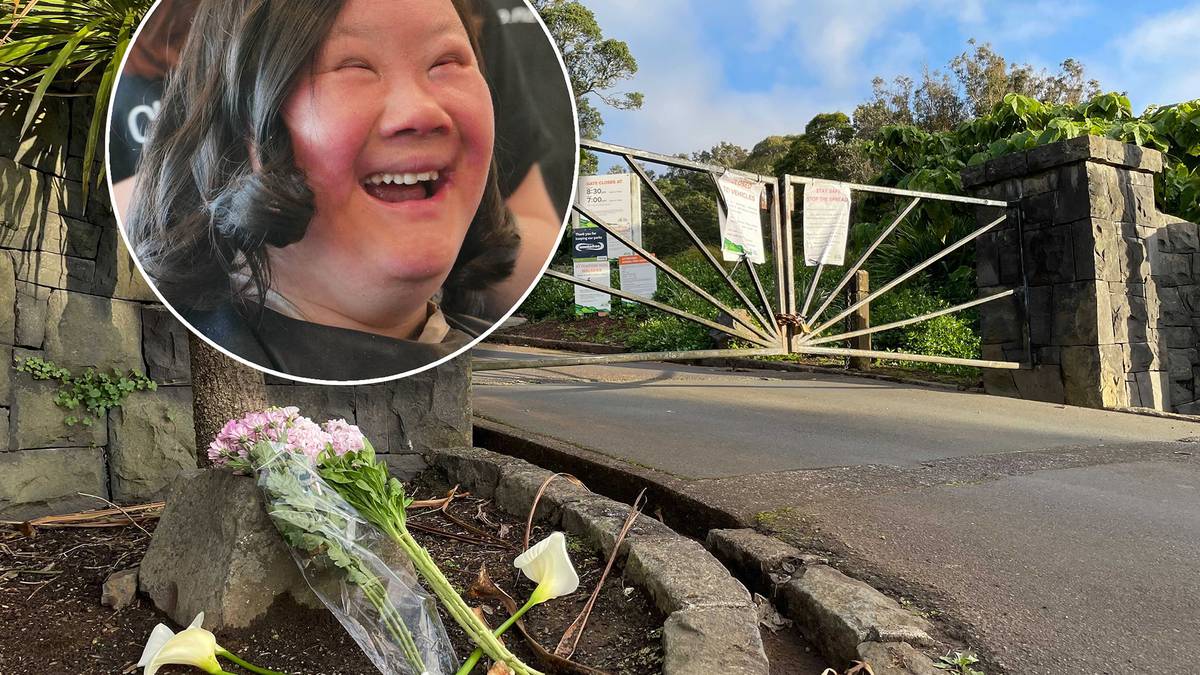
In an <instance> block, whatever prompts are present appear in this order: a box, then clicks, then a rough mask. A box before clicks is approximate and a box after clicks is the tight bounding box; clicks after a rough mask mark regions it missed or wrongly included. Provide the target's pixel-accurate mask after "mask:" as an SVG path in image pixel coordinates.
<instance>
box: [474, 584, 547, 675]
mask: <svg viewBox="0 0 1200 675" xmlns="http://www.w3.org/2000/svg"><path fill="white" fill-rule="evenodd" d="M536 604H537V603H536V602H534V601H533V598H530V599H529V602H526V603H525V606H524V607H522V608H521V609H518V610H517V612H516V614H513V615H512V616H510V617H508V621H505V622H504V623H502V624H500V627H499V628H497V629H496V630H495V632H493V633H492V635H495V636H496V637H500V636H501V635H503V634H504V631H506V630H508V629H509V628H511V627H512V625H513V624H514V623H516V622H517V621H518V620H519V619H520V618H521V617H522V616H524V615H525V612H528V611H529V610H530V609H531V608H532V607H533V606H534V605H536ZM481 658H483V650H482V649H476V650H475V651H473V652H471V655H470V656H468V657H467V660H466V661H464V662H463V664H462V667H461V668H459V669H458V672H457V673H456V674H455V675H467V674H468V673H470V672H471V671H472V670H474V668H475V664H477V663H479V659H481Z"/></svg>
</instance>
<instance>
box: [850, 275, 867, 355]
mask: <svg viewBox="0 0 1200 675" xmlns="http://www.w3.org/2000/svg"><path fill="white" fill-rule="evenodd" d="M850 293H851V296H852V298H853V301H854V302H859V301H861V300H863V299H865V298H866V297H867V296H868V295H870V294H871V275H870V274H869V273H868V272H867V271H866V270H858V272H856V273H855V274H854V281H853V287H852V289H851V291H850ZM870 327H871V305H870V303H868V304H865V305H863V306H862V307H859V308H858V309H856V310H854V313H853V314H851V315H850V329H851V330H862V329H864V328H870ZM850 346H851V348H853V349H870V348H871V336H870V335H869V334H868V335H859V336H858V337H855V338H851V341H850ZM850 367H851V368H852V369H854V370H870V369H871V359H870V358H869V357H866V356H851V357H850Z"/></svg>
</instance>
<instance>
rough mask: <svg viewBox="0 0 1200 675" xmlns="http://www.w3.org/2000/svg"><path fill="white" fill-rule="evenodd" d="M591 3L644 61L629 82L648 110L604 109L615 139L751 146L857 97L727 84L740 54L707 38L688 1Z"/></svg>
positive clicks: (765, 61) (672, 148)
mask: <svg viewBox="0 0 1200 675" xmlns="http://www.w3.org/2000/svg"><path fill="white" fill-rule="evenodd" d="M757 1H759V2H766V3H773V4H776V5H780V6H782V5H787V4H793V3H790V2H788V0H757ZM587 5H588V7H589V8H590V9H592V11H593V12H594V13H595V14H596V18H597V20H598V21H599V22H600V25H601V27H603V29H604V32H605V34H606V35H611V36H614V37H616V38H618V39H621V40H625V41H626V42H628V43H629V46H630V49H631V50H632V52H633V54H634V56H635V57H636V58H637V60H638V66H639V70H638V74H637V76H636V78H635V79H634V80H633V81H631V82H629V83H628V85H627V87H623V88H628V89H632V90H637V91H640V92H642V93H644V94H645V103H644V105H643V107H642V109H640V110H636V111H629V112H621V111H615V110H612V109H609V108H604V107H602V108H601V110H602V114H603V115H604V119H605V131H604V134H603V137H604V139H605V140H607V141H610V142H614V143H620V144H623V145H631V146H634V147H639V148H643V149H647V150H652V151H655V152H665V153H680V152H693V151H697V150H703V149H707V148H709V147H712V146H713V145H716V144H717V143H718V142H720V141H730V142H733V143H737V144H738V145H742V146H745V147H747V148H749V147H751V146H752V145H753V144H754V143H757V142H758V141H760V140H762V139H763V138H764V137H766V136H768V135H773V134H781V133H797V132H800V131H803V129H804V125H805V124H806V123H807V122H808V120H809V119H810V118H811V117H812V116H813V115H814V114H816V113H818V112H823V111H827V110H831V109H836V108H838V107H839V106H841V107H846V106H847V105H849V102H850V101H853V100H854V98H853V97H849V96H845V95H844V94H846V91H847V90H844V89H838V88H831V87H800V86H792V85H787V84H775V85H770V86H764V87H762V88H760V89H757V90H750V91H746V90H742V89H743V88H738V90H734V88H731V87H728V86H726V84H725V80H726V78H725V74H724V73H725V69H726V65H727V64H726V63H724V62H723V59H726V58H736V57H737V56H738V55H736V54H734V55H731V54H730V53H729V51H728V44H726V45H725V47H726V49H725V51H724V52H723V53H721V52H718V51H717V50H715V49H713V48H712V45H706V44H705V43H704V37H703V35H704V30H703V29H704V26H703V25H702V24H701V22H700V20H699V17H697V16H696V11H699V10H692V9H691V7H690V6H689V3H688V2H686V0H659V1H658V2H654V3H646V4H642V3H639V2H634V1H633V0H588V2H587ZM789 39H790V38H789ZM743 56H744V58H746V59H752V60H761V61H762V68H763V70H764V71H765V72H768V73H777V72H778V70H779V67H780V65H779V64H780V62H781V61H782V60H783V59H782V58H765V57H764V56H763V55H762V54H761V53H758V52H757V51H753V52H752V51H750V50H746V51H745V52H744V54H743ZM788 67H791V65H790V64H788ZM797 67H803V66H801V65H799V64H798V65H797ZM763 79H764V80H770V79H772V78H763ZM839 95H842V96H841V99H839Z"/></svg>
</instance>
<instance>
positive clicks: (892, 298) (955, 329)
mask: <svg viewBox="0 0 1200 675" xmlns="http://www.w3.org/2000/svg"><path fill="white" fill-rule="evenodd" d="M949 306H950V302H949V301H947V300H945V299H944V298H941V297H938V296H937V295H936V294H934V293H932V292H930V291H929V290H928V289H925V288H923V287H920V286H904V287H901V288H900V289H898V290H895V291H892V292H889V293H885V294H883V295H882V296H880V298H879V299H878V300H876V301H875V302H873V303H871V324H872V325H875V326H880V325H883V324H886V323H892V322H894V321H902V320H904V319H911V318H914V317H917V316H921V315H922V314H928V313H930V312H935V311H937V310H939V309H945V308H947V307H949ZM977 323H978V315H977V314H976V313H975V312H974V311H973V310H965V311H961V312H955V313H953V314H944V315H942V316H938V317H934V318H932V319H928V320H925V321H922V322H920V323H915V324H911V325H908V326H903V327H901V328H895V329H892V330H888V331H883V332H882V333H875V334H874V335H872V336H871V338H872V345H873V346H874V348H875V349H878V350H882V351H894V352H909V353H913V354H925V355H929V356H952V357H956V358H962V359H977V358H979V357H980V353H981V348H980V340H979V333H978V332H977V330H976V325H977ZM910 365H911V367H913V368H918V369H921V370H929V371H932V372H939V373H948V374H952V375H974V374H976V373H977V372H978V369H977V368H971V367H968V366H950V365H943V364H939V363H921V362H911V363H910Z"/></svg>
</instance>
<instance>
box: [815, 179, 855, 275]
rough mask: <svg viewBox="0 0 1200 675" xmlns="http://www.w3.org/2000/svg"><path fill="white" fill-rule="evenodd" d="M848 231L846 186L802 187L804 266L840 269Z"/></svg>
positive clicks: (820, 184)
mask: <svg viewBox="0 0 1200 675" xmlns="http://www.w3.org/2000/svg"><path fill="white" fill-rule="evenodd" d="M849 230H850V186H849V185H847V184H846V183H835V182H833V181H826V180H814V181H812V182H811V183H809V184H808V185H806V186H805V187H804V264H805V265H809V266H812V265H841V264H842V263H843V262H844V261H845V258H846V233H847V232H849Z"/></svg>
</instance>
